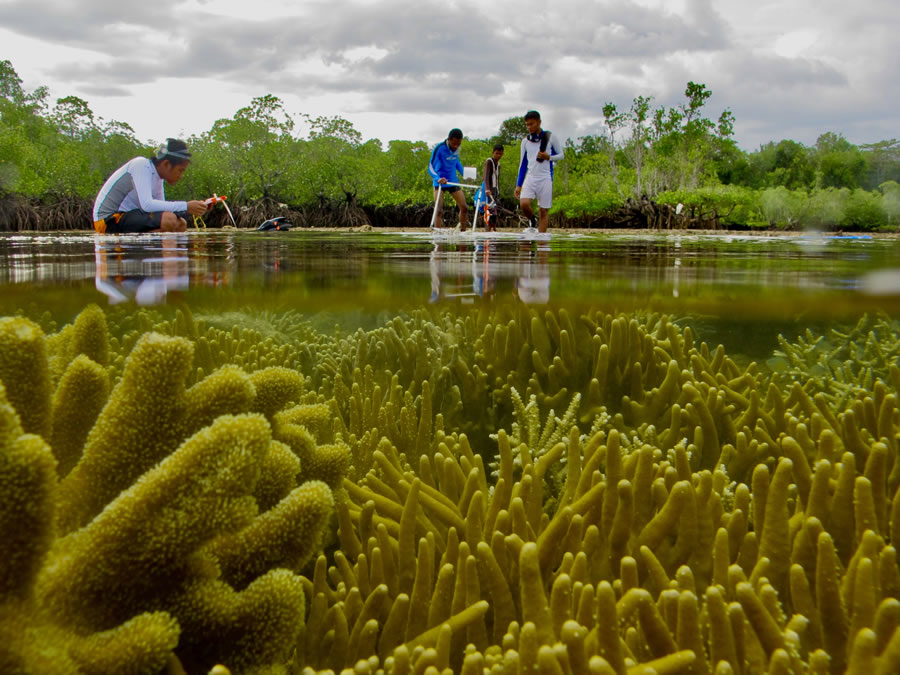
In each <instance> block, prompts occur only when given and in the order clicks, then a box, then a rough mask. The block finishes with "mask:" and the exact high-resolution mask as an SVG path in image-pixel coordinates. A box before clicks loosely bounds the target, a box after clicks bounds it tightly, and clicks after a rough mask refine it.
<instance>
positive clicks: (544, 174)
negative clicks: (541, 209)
mask: <svg viewBox="0 0 900 675" xmlns="http://www.w3.org/2000/svg"><path fill="white" fill-rule="evenodd" d="M541 134H547V135H548V136H550V141H549V142H548V143H547V149H546V152H548V153H549V154H550V159H549V161H548V160H545V161H543V162H539V161H537V154H538V152H540V150H541V138H540V135H538V136H537V138H535V137H534V136H533V135H532V134H529V135H528V136H526V137H525V138H523V139H522V147H521V149H520V152H519V176H518V178H517V179H516V185H517V186H518V187H522V184H523V183H524V182H525V176H526V175H527V176H528V178H529V179H530V180H532V181H537V180H543V179H550V180H553V163H554V162H558V161H559V160H561V159H564V158H565V155H564V154H563V153H562V152H560V151H559V149H557V147H556V143H555V141H554V140H553V135H552V134H551V133H550V132H549V131H542V132H541Z"/></svg>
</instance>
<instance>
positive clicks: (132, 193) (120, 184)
mask: <svg viewBox="0 0 900 675" xmlns="http://www.w3.org/2000/svg"><path fill="white" fill-rule="evenodd" d="M135 209H140V210H141V211H145V212H147V213H161V212H165V211H169V212H172V213H179V212H181V211H187V202H170V201H166V191H165V183H164V182H163V179H162V178H160V176H159V174H158V173H157V172H156V166H155V165H154V164H153V162H151V161H150V160H149V159H147V158H146V157H135V158H134V159H132V160H130V161H128V162H126V163H125V164H123V165H122V166H120V167H119V168H118V169H116V171H115V172H114V173H113V175H111V176H110V177H109V178H107V179H106V182H105V183H104V184H103V187H102V188H100V192H99V193H97V199H95V200H94V221H95V222H96V221H98V220H102V219H103V218H108V217H109V216H111V215H112V214H114V213H126V212H128V211H134V210H135Z"/></svg>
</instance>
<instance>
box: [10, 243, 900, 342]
mask: <svg viewBox="0 0 900 675" xmlns="http://www.w3.org/2000/svg"><path fill="white" fill-rule="evenodd" d="M0 284H3V294H2V297H0V311H2V313H3V314H4V315H9V314H13V313H16V312H17V311H19V310H26V313H33V312H49V313H50V315H51V316H52V317H53V319H54V320H56V321H57V322H59V323H65V322H67V321H70V320H71V319H72V318H73V317H74V316H75V315H77V314H78V312H79V311H81V309H83V308H84V307H85V306H86V305H88V304H90V303H97V304H99V305H100V306H121V307H126V308H127V307H128V306H134V307H139V306H155V307H157V308H158V309H160V310H162V311H163V312H165V310H166V309H167V308H169V309H171V308H172V307H178V306H181V305H183V304H187V305H188V306H189V307H190V308H191V309H192V310H193V311H201V312H226V311H243V310H248V309H252V310H255V311H265V312H274V313H278V312H284V311H289V310H290V311H294V312H298V313H300V314H301V315H303V316H304V317H307V318H310V317H316V316H319V317H325V316H327V319H326V320H325V321H326V322H332V323H333V324H340V325H341V326H342V327H343V328H345V329H348V330H353V329H355V328H358V327H361V328H364V329H369V328H373V327H375V326H376V325H378V323H379V322H383V321H384V320H386V318H390V317H391V316H392V315H396V314H397V313H400V312H405V311H409V310H413V309H416V308H418V307H422V306H437V307H446V308H448V309H452V308H454V307H469V306H479V305H485V304H489V305H492V306H494V305H502V304H503V303H525V304H528V305H532V306H534V307H541V306H549V307H551V308H552V307H567V308H570V309H573V310H575V311H579V310H583V309H586V308H596V309H600V310H603V311H607V312H621V311H626V312H635V311H636V312H660V313H665V314H667V315H669V316H670V317H671V318H672V319H674V320H679V321H686V322H689V323H690V324H691V325H692V327H693V328H694V330H695V332H697V333H699V335H700V336H701V337H702V338H703V339H705V340H706V341H708V342H710V343H711V344H712V345H715V344H717V343H722V344H724V345H725V346H726V348H727V349H728V351H729V353H733V352H736V353H742V354H746V355H748V356H751V357H753V358H760V357H763V358H765V357H766V356H767V354H770V352H771V350H772V349H773V348H774V346H775V345H776V336H777V335H778V334H779V333H783V334H784V335H786V336H793V335H796V334H801V333H802V332H803V331H805V330H806V329H807V328H812V329H814V330H816V331H817V332H819V333H821V332H823V331H824V330H825V329H827V327H829V326H831V325H835V324H847V325H852V324H854V323H856V322H857V321H858V320H859V318H860V317H862V316H863V315H865V314H867V313H885V314H886V315H887V316H889V317H896V316H897V315H898V313H900V240H898V239H893V238H869V237H846V238H845V237H828V236H821V235H784V236H736V235H700V234H696V235H694V234H691V235H662V236H660V235H647V234H618V233H617V234H607V233H604V234H593V233H587V234H584V233H573V234H569V233H552V234H550V235H549V236H548V235H541V237H540V238H537V239H535V238H530V239H528V238H523V237H522V236H520V235H517V234H514V233H499V234H497V233H494V234H492V235H485V234H475V235H472V234H459V233H452V232H448V233H439V234H432V233H430V232H427V231H422V232H413V233H401V232H372V233H353V232H310V231H292V232H285V233H266V234H263V233H256V232H221V231H218V232H210V233H206V232H202V233H194V232H190V233H187V234H183V235H141V236H130V237H129V236H122V237H97V236H95V235H93V234H35V235H29V234H15V235H7V236H3V237H2V238H0Z"/></svg>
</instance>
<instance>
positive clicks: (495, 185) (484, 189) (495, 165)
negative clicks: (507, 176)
mask: <svg viewBox="0 0 900 675" xmlns="http://www.w3.org/2000/svg"><path fill="white" fill-rule="evenodd" d="M501 159H503V144H502V143H497V144H496V145H495V146H494V149H493V150H492V151H491V156H490V157H488V158H487V159H486V160H485V161H484V181H483V182H482V183H481V190H480V191H479V193H478V194H476V195H475V199H476V201H480V202H481V203H482V204H484V226H485V229H486V230H488V231H491V230H496V229H497V223H496V219H495V216H496V215H497V207H498V205H499V203H500V160H501Z"/></svg>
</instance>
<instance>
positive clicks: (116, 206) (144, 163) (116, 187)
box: [93, 138, 208, 234]
mask: <svg viewBox="0 0 900 675" xmlns="http://www.w3.org/2000/svg"><path fill="white" fill-rule="evenodd" d="M190 161H191V153H190V152H188V148H187V144H185V142H184V141H180V140H177V139H174V138H169V139H167V140H166V142H165V143H163V144H162V145H160V146H159V148H157V150H156V154H155V155H154V156H153V157H152V158H149V159H148V158H147V157H135V158H134V159H132V160H130V161H129V162H127V163H126V164H124V165H123V166H121V167H119V168H118V169H117V170H116V171H115V172H114V173H113V174H112V175H111V176H110V177H109V178H107V179H106V182H105V183H104V184H103V187H102V188H100V192H99V193H98V194H97V199H96V200H94V214H93V215H94V231H95V232H97V234H127V233H140V232H184V231H185V229H186V228H187V222H186V221H185V219H184V216H185V215H186V214H190V215H192V216H201V215H203V214H204V213H206V210H207V208H208V206H207V204H206V202H203V201H200V200H197V199H194V200H191V201H188V202H184V201H177V202H170V201H166V194H165V187H164V185H165V183H168V184H169V185H175V183H177V182H178V181H179V179H180V178H181V176H182V175H183V174H184V171H185V169H187V165H188V164H189V163H190Z"/></svg>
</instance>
